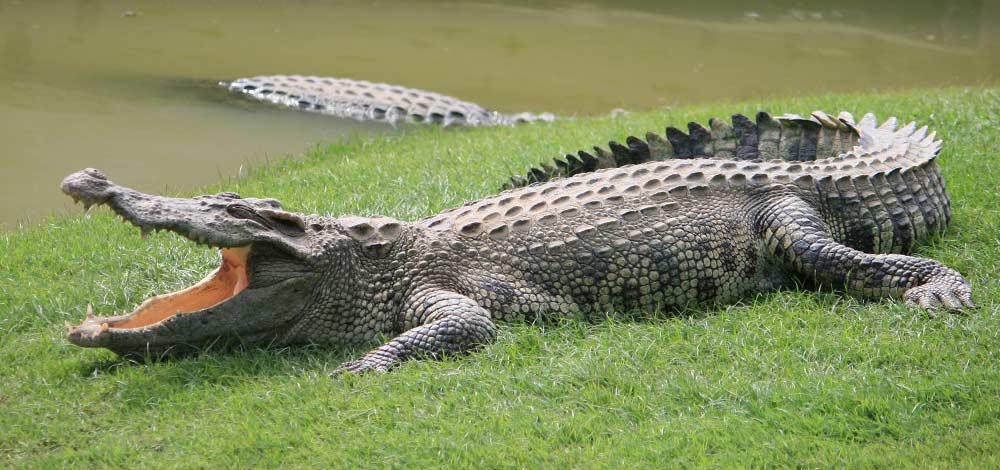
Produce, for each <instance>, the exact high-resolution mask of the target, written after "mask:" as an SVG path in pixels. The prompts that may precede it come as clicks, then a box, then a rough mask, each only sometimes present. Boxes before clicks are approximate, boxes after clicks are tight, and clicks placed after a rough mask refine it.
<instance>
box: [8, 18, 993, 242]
mask: <svg viewBox="0 0 1000 470" xmlns="http://www.w3.org/2000/svg"><path fill="white" fill-rule="evenodd" d="M662 3H663V2H648V1H645V2H644V1H629V0H620V1H615V2H610V1H605V2H595V1H592V2H586V3H580V2H570V1H563V2H560V1H550V2H528V1H522V2H517V1H510V2H482V3H451V2H439V1H418V2H413V1H406V2H403V1H366V2H318V1H294V2H263V1H261V2H249V1H189V2H180V1H179V2H159V1H157V2H153V1H127V2H126V1H101V0H79V1H45V2H39V1H11V0H0V225H8V226H10V225H13V224H16V223H29V224H30V223H36V222H37V221H39V220H41V217H42V216H44V215H46V214H49V213H53V212H61V211H64V210H66V208H67V207H68V205H67V201H66V198H64V197H63V196H62V195H61V194H60V193H59V191H58V183H59V181H60V180H61V178H62V177H63V176H65V175H66V174H68V173H70V172H72V171H75V170H78V169H80V168H83V167H87V166H92V167H97V168H101V169H103V170H105V171H106V172H108V173H109V174H111V175H112V176H113V177H114V178H115V179H116V180H118V181H119V182H121V183H124V184H128V185H132V186H135V187H138V188H139V189H143V190H147V191H162V190H164V189H174V188H182V187H191V186H194V185H198V184H204V183H207V182H211V181H215V180H217V179H218V178H219V177H220V176H223V177H229V176H237V175H239V174H240V171H241V170H240V169H241V168H242V167H244V166H245V165H247V164H253V163H256V162H261V161H264V160H266V159H269V158H270V159H273V158H279V157H285V156H288V155H294V154H296V153H300V152H302V151H303V150H304V149H306V148H308V146H309V145H311V144H314V143H316V142H320V141H333V140H337V139H341V138H344V136H347V135H350V134H357V133H372V132H393V131H394V130H393V129H392V128H389V127H386V126H379V125H372V124H360V123H355V122H350V121H343V120H337V119H332V118H329V117H325V116H317V115H310V114H305V113H298V112H294V111H286V110H280V109H276V108H272V107H267V106H261V105H255V104H250V103H244V102H241V101H239V100H231V99H227V98H226V97H225V95H224V94H220V93H217V92H216V91H214V90H212V89H210V88H207V87H208V86H210V84H212V83H214V82H215V81H218V80H223V79H228V78H235V77H240V76H249V75H260V74H313V75H328V76H338V77H350V78H361V79H367V80H373V81H383V82H390V83H398V84H401V85H406V86H411V87H418V88H424V89H429V90H433V91H438V92H442V93H446V94H451V95H454V96H457V97H459V98H462V99H467V100H470V101H476V102H479V103H481V104H483V105H485V106H488V107H492V108H495V109H498V110H502V111H550V112H555V113H559V114H568V115H593V114H602V113H606V112H608V111H609V110H611V109H614V108H624V109H628V110H644V109H650V108H654V107H659V106H664V105H672V104H683V103H692V102H699V101H708V100H719V99H732V100H739V99H748V98H757V97H762V96H773V95H794V94H815V93H826V92H841V91H872V90H876V91H877V90H897V89H900V88H908V87H921V86H937V85H955V84H971V85H976V84H983V83H995V82H996V81H997V79H998V78H1000V5H998V4H1000V2H995V1H950V2H925V3H926V4H915V2H879V3H878V4H875V3H873V2H869V1H865V2H861V1H851V0H847V1H841V2H819V1H789V0H773V1H732V0H727V1H717V2H701V3H700V4H699V5H698V6H697V7H690V6H688V7H671V6H666V5H663V4H662ZM797 111H807V110H797ZM859 111H863V110H859Z"/></svg>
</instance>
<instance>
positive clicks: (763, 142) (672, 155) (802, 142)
mask: <svg viewBox="0 0 1000 470" xmlns="http://www.w3.org/2000/svg"><path fill="white" fill-rule="evenodd" d="M687 127H688V132H684V131H682V130H680V129H677V128H675V127H668V128H667V129H666V132H665V133H664V135H665V136H666V137H663V136H660V135H659V134H656V133H653V132H648V133H646V136H645V137H646V138H645V140H644V139H641V138H638V137H634V136H629V137H628V138H626V139H625V144H624V145H623V144H620V143H618V142H615V141H611V142H608V147H607V148H603V147H597V146H595V147H594V149H593V151H586V150H581V151H579V152H577V153H576V154H568V155H566V157H565V158H562V159H559V158H557V159H554V160H553V161H552V163H544V164H542V165H540V166H538V167H534V168H531V169H530V170H528V173H527V174H526V175H524V176H514V177H512V178H511V179H510V181H509V182H507V183H506V184H505V185H504V187H503V189H510V188H516V187H522V186H527V185H530V184H534V183H540V182H544V181H549V180H552V179H557V178H564V177H568V176H573V175H578V174H581V173H588V172H591V171H596V170H600V169H603V168H615V167H620V166H624V165H632V164H636V163H644V162H648V161H654V160H668V159H690V158H716V159H725V160H785V161H814V160H820V159H825V158H832V157H836V156H837V155H840V154H842V153H845V152H848V151H850V150H851V149H852V148H853V147H854V146H855V145H856V144H858V143H859V141H860V139H861V133H860V132H859V130H858V127H857V125H856V124H855V122H854V118H853V117H852V116H851V115H850V113H841V114H840V115H839V116H837V117H836V118H834V117H831V116H829V115H827V114H826V113H823V112H821V111H817V112H815V113H813V114H812V115H811V116H809V117H808V118H804V117H802V116H798V115H792V114H789V115H784V116H779V117H772V116H771V115H769V114H767V113H765V112H759V113H757V116H756V120H755V121H754V120H751V119H749V118H747V117H746V116H744V115H742V114H736V115H733V117H732V119H731V124H729V123H726V122H724V121H722V120H720V119H716V118H713V119H711V120H709V127H708V128H706V127H704V126H702V125H701V124H698V123H697V122H692V123H689V124H688V126H687Z"/></svg>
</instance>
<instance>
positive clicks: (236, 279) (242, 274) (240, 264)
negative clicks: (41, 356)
mask: <svg viewBox="0 0 1000 470" xmlns="http://www.w3.org/2000/svg"><path fill="white" fill-rule="evenodd" d="M219 251H220V252H221V254H222V262H221V264H220V265H219V267H218V269H216V270H215V271H212V272H211V273H209V274H208V276H206V277H205V278H204V279H202V280H201V281H199V282H198V283H197V284H194V285H193V286H191V287H188V288H186V289H183V290H179V291H177V292H172V293H169V294H162V295H158V296H155V297H152V298H150V299H147V300H146V301H145V302H143V303H142V304H141V305H139V307H138V308H136V309H135V311H133V312H132V313H128V314H124V315H119V316H112V317H98V316H94V315H93V313H92V312H90V311H89V309H88V312H87V319H86V320H84V322H83V323H81V324H80V325H78V326H76V327H70V328H69V332H68V333H69V337H70V340H71V341H72V340H73V339H74V338H78V339H84V338H85V337H88V336H89V337H93V336H94V335H99V334H101V333H104V332H107V331H109V330H110V329H118V330H127V329H140V328H145V327H149V326H152V325H156V324H157V323H160V322H162V321H164V320H166V319H168V318H171V317H173V316H176V315H185V314H189V313H194V312H198V311H202V310H205V309H209V308H212V307H214V306H216V305H219V304H221V303H223V302H226V301H227V300H229V299H231V298H233V297H235V296H236V295H237V294H239V293H240V292H242V291H243V290H244V289H246V287H247V284H248V283H249V275H248V272H247V259H248V258H249V256H250V247H249V246H246V247H239V248H222V249H220V250H219ZM73 342H74V343H77V341H73ZM78 344H79V343H78ZM81 345H82V344H81Z"/></svg>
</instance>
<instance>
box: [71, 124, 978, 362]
mask: <svg viewBox="0 0 1000 470" xmlns="http://www.w3.org/2000/svg"><path fill="white" fill-rule="evenodd" d="M689 128H690V134H685V133H683V132H681V131H678V130H676V129H668V132H667V138H666V139H664V138H662V137H659V136H657V135H655V134H649V135H647V139H646V140H642V139H638V138H634V137H630V138H628V139H627V140H626V145H620V144H617V143H614V142H612V143H611V145H610V150H605V149H597V150H595V153H596V155H595V154H591V153H587V152H581V153H579V154H577V155H571V156H569V157H568V158H567V160H561V161H560V162H559V163H557V164H553V165H549V166H547V167H545V168H543V169H536V170H534V171H532V172H531V174H530V175H529V178H530V179H531V180H532V181H535V182H534V183H533V184H530V185H528V186H526V187H516V188H513V189H509V190H506V191H503V192H501V193H499V194H497V195H494V196H490V197H487V198H484V199H480V200H478V201H474V202H470V203H467V204H466V205H464V206H461V207H458V208H454V209H451V210H447V211H444V212H442V213H440V214H437V215H435V216H432V217H429V218H426V219H423V220H419V221H416V222H402V221H399V220H395V219H392V218H389V217H382V216H373V217H356V216H350V217H339V218H333V217H325V216H319V215H301V214H295V213H291V212H286V211H284V210H282V208H281V205H280V204H279V203H278V202H277V201H275V200H271V199H244V198H241V197H240V196H238V195H236V194H234V193H222V194H217V195H213V196H200V197H195V198H191V199H178V198H168V197H161V196H153V195H147V194H142V193H139V192H137V191H134V190H131V189H128V188H125V187H122V186H118V185H116V184H114V183H112V182H111V181H109V180H108V178H106V177H105V176H104V175H103V174H101V173H100V172H98V171H97V170H93V169H88V170H84V171H81V172H78V173H74V174H72V175H70V176H69V177H67V178H66V179H65V181H64V182H63V185H62V189H63V191H64V192H66V193H67V194H68V195H70V196H72V197H73V198H75V199H77V200H82V201H83V202H84V203H85V204H87V205H92V204H105V205H107V206H109V207H110V208H111V209H112V210H113V211H114V212H116V213H117V214H118V215H120V216H121V217H123V218H124V219H125V220H127V221H129V222H131V223H133V224H135V225H137V226H139V227H140V228H141V230H142V231H143V233H146V232H148V231H149V230H153V229H156V230H159V229H165V230H169V231H173V232H176V233H178V234H180V235H181V236H184V237H186V238H188V239H190V240H193V241H196V242H198V243H203V244H208V245H211V246H214V247H219V248H221V260H222V261H221V266H220V267H219V268H218V270H216V271H215V272H213V273H212V274H210V275H208V277H206V278H205V280H203V281H201V282H199V283H198V284H196V285H194V286H192V287H190V288H187V289H185V290H182V291H179V292H176V293H173V294H166V295H161V296H157V297H153V298H152V299H149V300H147V301H146V302H144V303H143V304H142V305H140V306H139V307H138V308H137V309H136V310H135V311H134V312H132V313H129V314H125V315H119V316H110V317H98V316H93V315H88V318H87V319H86V320H85V321H84V322H83V323H82V324H81V325H79V326H76V327H72V328H70V330H69V332H68V336H69V340H70V341H71V342H73V343H74V344H77V345H80V346H84V347H101V348H108V349H111V350H113V351H115V352H117V353H119V354H124V355H140V356H143V355H152V356H158V355H160V354H164V353H169V352H171V351H178V350H183V349H189V348H191V347H194V348H198V347H201V346H204V345H206V344H209V343H211V342H213V341H215V340H216V339H218V338H220V337H237V338H239V339H240V341H243V342H248V343H262V344H271V345H284V344H293V343H323V344H334V345H359V344H364V343H371V342H373V341H375V340H376V339H377V338H378V337H380V336H382V335H388V336H390V337H393V339H391V340H390V341H388V342H387V343H385V344H383V345H381V346H379V347H377V348H375V349H374V350H372V351H371V352H369V353H367V354H365V355H364V356H363V357H361V358H360V359H357V360H354V361H350V362H347V363H345V364H343V365H342V366H341V367H340V368H339V369H338V371H341V372H343V371H353V372H360V371H367V370H378V371H384V370H388V369H390V368H392V367H393V366H395V365H397V364H398V363H400V362H401V361H403V360H405V359H409V358H413V357H438V356H440V355H442V354H449V353H459V352H463V351H468V350H470V349H472V348H474V347H476V346H478V345H482V344H485V343H489V342H490V341H491V340H493V339H494V338H495V336H496V332H497V327H496V322H498V321H513V320H529V321H533V320H536V319H545V318H547V317H553V316H559V317H576V318H584V319H589V318H598V317H603V316H604V315H606V314H607V313H608V312H613V311H625V310H629V309H644V310H653V309H667V310H669V309H675V308H678V307H684V306H686V305H694V304H713V303H726V302H733V301H737V300H738V299H741V298H746V297H747V296H748V295H752V294H754V293H758V292H764V291H770V290H773V289H778V288H784V287H789V286H794V285H796V284H797V283H799V282H801V281H806V285H808V284H822V285H828V286H833V287H836V288H842V289H844V290H846V291H847V292H849V293H851V294H854V295H858V296H862V297H867V298H875V299H878V298H884V297H895V298H902V299H904V300H905V302H906V304H907V305H910V306H916V307H920V308H923V309H926V310H927V311H929V312H932V313H933V312H935V311H936V310H939V309H952V310H960V309H963V308H971V307H973V303H972V298H971V288H970V285H969V283H968V282H967V281H966V280H965V279H964V278H963V277H962V276H961V275H960V274H959V273H958V272H956V271H954V270H952V269H950V268H948V267H946V266H944V265H942V264H941V263H938V262H936V261H933V260H930V259H924V258H918V257H914V256H908V255H906V254H905V253H907V252H909V251H910V250H911V249H912V248H913V247H914V246H915V244H917V243H919V242H920V241H921V240H924V239H926V238H927V237H928V236H931V235H934V234H938V233H941V232H942V231H943V230H944V229H945V227H946V226H947V224H948V222H949V219H950V216H951V214H950V208H949V199H948V195H947V193H946V192H945V188H944V183H943V181H942V179H941V176H940V173H939V171H938V166H937V164H936V163H935V157H936V155H937V153H938V151H939V149H940V143H941V142H940V141H938V140H935V138H934V135H933V134H930V135H927V134H926V128H921V129H919V130H917V129H916V128H915V125H914V124H912V123H911V124H908V125H906V126H903V127H900V128H897V126H896V120H895V119H894V118H892V119H889V120H887V121H885V122H884V123H882V124H881V125H878V123H877V122H876V120H875V118H874V117H873V116H871V115H866V116H865V117H864V118H863V119H862V120H861V121H860V122H858V123H857V124H855V122H854V120H853V118H852V117H851V116H850V115H849V114H846V113H842V114H841V115H840V116H839V117H831V116H828V115H826V114H823V113H818V112H817V113H814V114H813V115H812V116H811V117H809V118H808V119H807V118H801V117H797V116H784V117H780V118H772V117H770V116H768V115H767V114H764V113H761V114H759V115H758V116H757V119H756V122H754V121H751V120H749V119H747V118H745V117H743V116H735V117H734V119H733V125H732V126H730V125H728V124H726V123H724V122H722V121H719V120H712V121H711V125H710V129H706V128H704V127H702V126H700V125H698V124H690V125H689ZM605 166H607V167H609V168H604V169H601V167H605ZM546 180H547V181H546ZM529 182H530V181H528V180H527V179H524V178H521V179H515V181H514V182H513V183H514V184H513V186H520V185H524V184H526V183H529Z"/></svg>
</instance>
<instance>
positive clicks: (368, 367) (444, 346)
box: [334, 291, 496, 375]
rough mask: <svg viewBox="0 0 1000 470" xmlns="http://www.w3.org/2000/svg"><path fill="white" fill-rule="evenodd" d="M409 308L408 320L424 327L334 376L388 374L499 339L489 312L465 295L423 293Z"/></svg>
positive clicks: (347, 363) (407, 309)
mask: <svg viewBox="0 0 1000 470" xmlns="http://www.w3.org/2000/svg"><path fill="white" fill-rule="evenodd" d="M407 305H408V306H407V308H406V311H405V312H404V314H405V316H406V318H414V319H423V324H421V325H420V326H417V327H415V328H412V329H410V330H407V331H406V332H404V333H403V334H401V335H399V336H397V337H395V338H393V339H392V340H390V341H389V342H387V343H385V344H383V345H382V346H379V347H378V348H375V349H373V350H372V351H370V352H368V354H365V355H364V357H362V358H360V359H357V360H353V361H348V362H345V363H344V364H342V365H341V366H340V367H338V368H337V370H335V371H334V375H339V374H342V373H345V372H356V373H361V372H368V371H377V372H385V371H387V370H389V369H392V368H393V367H395V366H397V365H398V364H399V363H400V362H402V361H404V360H407V359H410V358H414V357H440V356H441V354H442V353H444V354H458V353H463V352H466V351H469V350H470V349H473V348H475V347H477V346H480V345H482V344H486V343H489V342H491V341H493V339H494V338H496V326H495V325H494V324H493V322H492V321H491V320H490V315H489V312H487V311H486V310H484V309H483V308H482V307H480V306H479V304H478V303H476V302H475V301H474V300H472V299H470V298H468V297H466V296H464V295H460V294H457V293H454V292H449V291H430V292H424V293H422V295H420V296H419V297H417V298H416V299H414V300H413V301H411V302H408V304H407Z"/></svg>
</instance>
